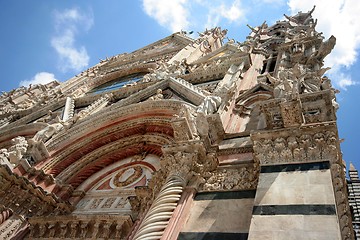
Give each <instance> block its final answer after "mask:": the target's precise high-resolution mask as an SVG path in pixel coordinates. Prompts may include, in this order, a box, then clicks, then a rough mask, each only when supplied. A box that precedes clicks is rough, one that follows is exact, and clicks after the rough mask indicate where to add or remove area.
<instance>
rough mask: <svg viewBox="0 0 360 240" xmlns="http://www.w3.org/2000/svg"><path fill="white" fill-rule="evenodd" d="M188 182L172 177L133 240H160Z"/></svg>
mask: <svg viewBox="0 0 360 240" xmlns="http://www.w3.org/2000/svg"><path fill="white" fill-rule="evenodd" d="M185 185H186V182H185V180H184V179H182V178H180V177H178V176H176V175H170V176H169V177H168V178H167V180H166V182H165V184H164V186H163V187H162V188H161V190H160V192H159V194H158V196H157V197H156V198H155V200H154V202H153V204H152V205H151V207H150V209H149V211H148V212H147V214H146V215H145V217H144V219H143V221H142V222H141V224H140V226H139V228H138V230H137V232H136V233H135V235H134V237H133V239H136V240H140V239H147V240H151V239H160V238H161V236H162V235H163V233H164V230H165V228H166V227H167V225H168V222H169V220H170V218H171V216H172V214H173V212H174V210H175V208H176V206H177V203H178V201H179V199H180V197H181V194H182V192H183V189H184V186H185Z"/></svg>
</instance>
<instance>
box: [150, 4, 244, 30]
mask: <svg viewBox="0 0 360 240" xmlns="http://www.w3.org/2000/svg"><path fill="white" fill-rule="evenodd" d="M143 8H144V11H145V13H146V14H147V15H149V16H150V17H152V18H154V19H155V20H156V21H157V22H158V23H159V24H160V25H161V26H163V27H165V28H167V29H168V30H170V31H171V32H177V31H180V30H189V29H190V28H191V29H192V30H193V29H194V28H195V29H199V30H203V29H204V28H212V27H216V26H218V25H219V23H220V22H221V21H222V20H227V21H228V22H229V23H233V22H239V21H240V20H243V19H245V11H244V8H243V7H242V6H241V0H226V1H224V0H195V1H189V0H171V1H169V0H143Z"/></svg>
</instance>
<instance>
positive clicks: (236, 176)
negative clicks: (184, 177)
mask: <svg viewBox="0 0 360 240" xmlns="http://www.w3.org/2000/svg"><path fill="white" fill-rule="evenodd" d="M258 175H259V171H258V168H256V167H254V166H252V165H249V166H244V167H234V168H219V169H217V170H216V171H213V172H209V173H207V174H206V177H205V183H204V184H203V185H202V187H201V188H200V189H201V190H202V191H224V190H249V189H256V186H257V181H258Z"/></svg>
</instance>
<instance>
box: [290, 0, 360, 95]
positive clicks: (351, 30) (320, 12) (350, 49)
mask: <svg viewBox="0 0 360 240" xmlns="http://www.w3.org/2000/svg"><path fill="white" fill-rule="evenodd" d="M314 5H316V9H315V12H314V13H313V17H314V18H317V19H318V25H317V27H316V29H317V30H318V31H320V32H323V33H324V35H325V36H326V38H329V37H330V36H331V35H334V36H335V37H336V46H335V48H334V50H333V51H332V53H331V54H330V55H329V56H328V57H327V58H326V59H325V65H326V66H330V67H332V68H333V69H332V70H330V71H329V74H330V76H331V78H332V80H333V81H334V82H335V84H337V85H338V86H339V87H341V88H343V89H345V88H346V87H347V86H351V85H354V83H355V82H354V81H353V80H351V79H350V78H342V77H341V76H343V75H342V73H341V72H342V71H343V70H344V69H348V68H349V67H350V66H351V65H353V64H354V63H355V61H356V58H357V55H358V52H357V51H358V49H359V46H360V21H359V17H358V13H359V12H360V1H355V0H336V1H331V2H329V1H328V0H289V1H288V6H289V7H290V9H291V11H292V13H293V14H295V13H297V12H298V11H303V12H304V11H305V12H306V11H308V10H310V9H312V7H313V6H314Z"/></svg>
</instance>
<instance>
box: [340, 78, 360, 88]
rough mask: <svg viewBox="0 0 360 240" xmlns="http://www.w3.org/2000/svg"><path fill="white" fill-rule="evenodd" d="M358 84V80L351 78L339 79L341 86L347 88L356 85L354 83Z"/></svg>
mask: <svg viewBox="0 0 360 240" xmlns="http://www.w3.org/2000/svg"><path fill="white" fill-rule="evenodd" d="M358 84H359V83H358V82H355V81H353V80H351V79H350V78H342V79H340V81H339V86H340V87H341V88H342V89H345V90H346V89H347V87H349V86H354V85H358Z"/></svg>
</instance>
